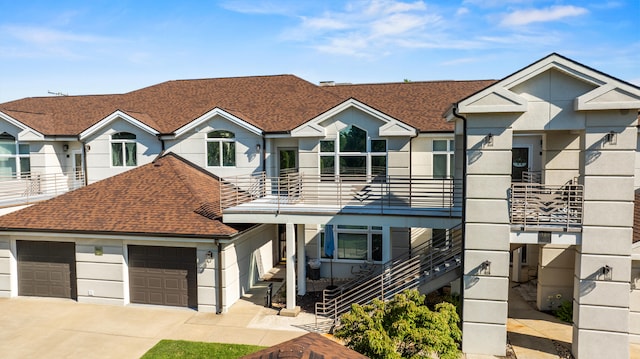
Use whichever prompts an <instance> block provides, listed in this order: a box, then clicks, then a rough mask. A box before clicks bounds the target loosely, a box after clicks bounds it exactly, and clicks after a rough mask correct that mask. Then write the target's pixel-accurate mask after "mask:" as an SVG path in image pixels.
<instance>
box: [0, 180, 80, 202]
mask: <svg viewBox="0 0 640 359" xmlns="http://www.w3.org/2000/svg"><path fill="white" fill-rule="evenodd" d="M82 186H84V173H82V172H77V173H70V174H63V173H51V174H41V173H26V174H25V173H23V174H20V175H19V176H4V177H3V176H0V207H9V206H15V205H22V204H29V203H34V202H38V201H42V200H45V199H49V198H52V197H55V196H58V195H60V194H63V193H65V192H69V191H72V190H74V189H77V188H80V187H82Z"/></svg>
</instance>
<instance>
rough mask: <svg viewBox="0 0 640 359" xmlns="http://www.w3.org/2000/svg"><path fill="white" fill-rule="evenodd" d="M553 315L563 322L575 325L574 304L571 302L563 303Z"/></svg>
mask: <svg viewBox="0 0 640 359" xmlns="http://www.w3.org/2000/svg"><path fill="white" fill-rule="evenodd" d="M553 315H554V316H556V318H558V319H560V320H562V321H563V322H567V323H573V302H572V301H569V300H565V301H563V302H562V303H561V304H560V306H559V307H558V309H556V310H555V311H554V312H553Z"/></svg>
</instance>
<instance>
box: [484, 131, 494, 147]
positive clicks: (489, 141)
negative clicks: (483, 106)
mask: <svg viewBox="0 0 640 359" xmlns="http://www.w3.org/2000/svg"><path fill="white" fill-rule="evenodd" d="M484 145H485V146H493V133H491V132H489V134H488V135H486V136H484Z"/></svg>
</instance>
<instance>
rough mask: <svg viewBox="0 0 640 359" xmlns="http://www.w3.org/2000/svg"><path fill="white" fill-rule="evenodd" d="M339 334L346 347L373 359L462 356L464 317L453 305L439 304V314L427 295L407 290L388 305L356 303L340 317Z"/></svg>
mask: <svg viewBox="0 0 640 359" xmlns="http://www.w3.org/2000/svg"><path fill="white" fill-rule="evenodd" d="M340 322H341V324H340V325H339V326H338V328H337V329H336V331H335V333H334V334H335V336H336V337H337V338H340V339H343V340H345V343H346V346H347V347H349V348H351V349H353V350H355V351H357V352H359V353H361V354H364V355H366V356H368V357H370V358H373V359H376V358H434V357H435V358H441V359H457V358H459V357H460V354H461V353H460V349H459V343H460V341H461V340H462V332H461V331H460V328H459V327H458V323H459V322H460V317H458V314H457V313H456V308H455V306H453V305H452V304H451V303H439V304H437V305H436V306H435V311H431V310H430V309H429V308H428V307H427V306H426V305H425V296H424V295H421V294H420V293H419V292H418V291H417V290H415V289H412V290H407V291H404V292H402V293H400V294H397V295H396V296H395V297H394V298H393V299H392V300H390V301H388V302H384V301H382V300H379V299H374V300H373V303H371V304H368V305H362V306H361V305H358V304H353V305H352V306H351V312H349V313H345V314H343V315H342V316H341V317H340Z"/></svg>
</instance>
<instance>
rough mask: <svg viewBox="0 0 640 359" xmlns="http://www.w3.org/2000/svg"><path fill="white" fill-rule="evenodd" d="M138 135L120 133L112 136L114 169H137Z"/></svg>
mask: <svg viewBox="0 0 640 359" xmlns="http://www.w3.org/2000/svg"><path fill="white" fill-rule="evenodd" d="M136 151H137V146H136V135H134V134H133V133H129V132H118V133H114V134H113V135H111V165H112V166H113V167H135V166H136V165H137V164H138V159H137V152H136Z"/></svg>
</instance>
